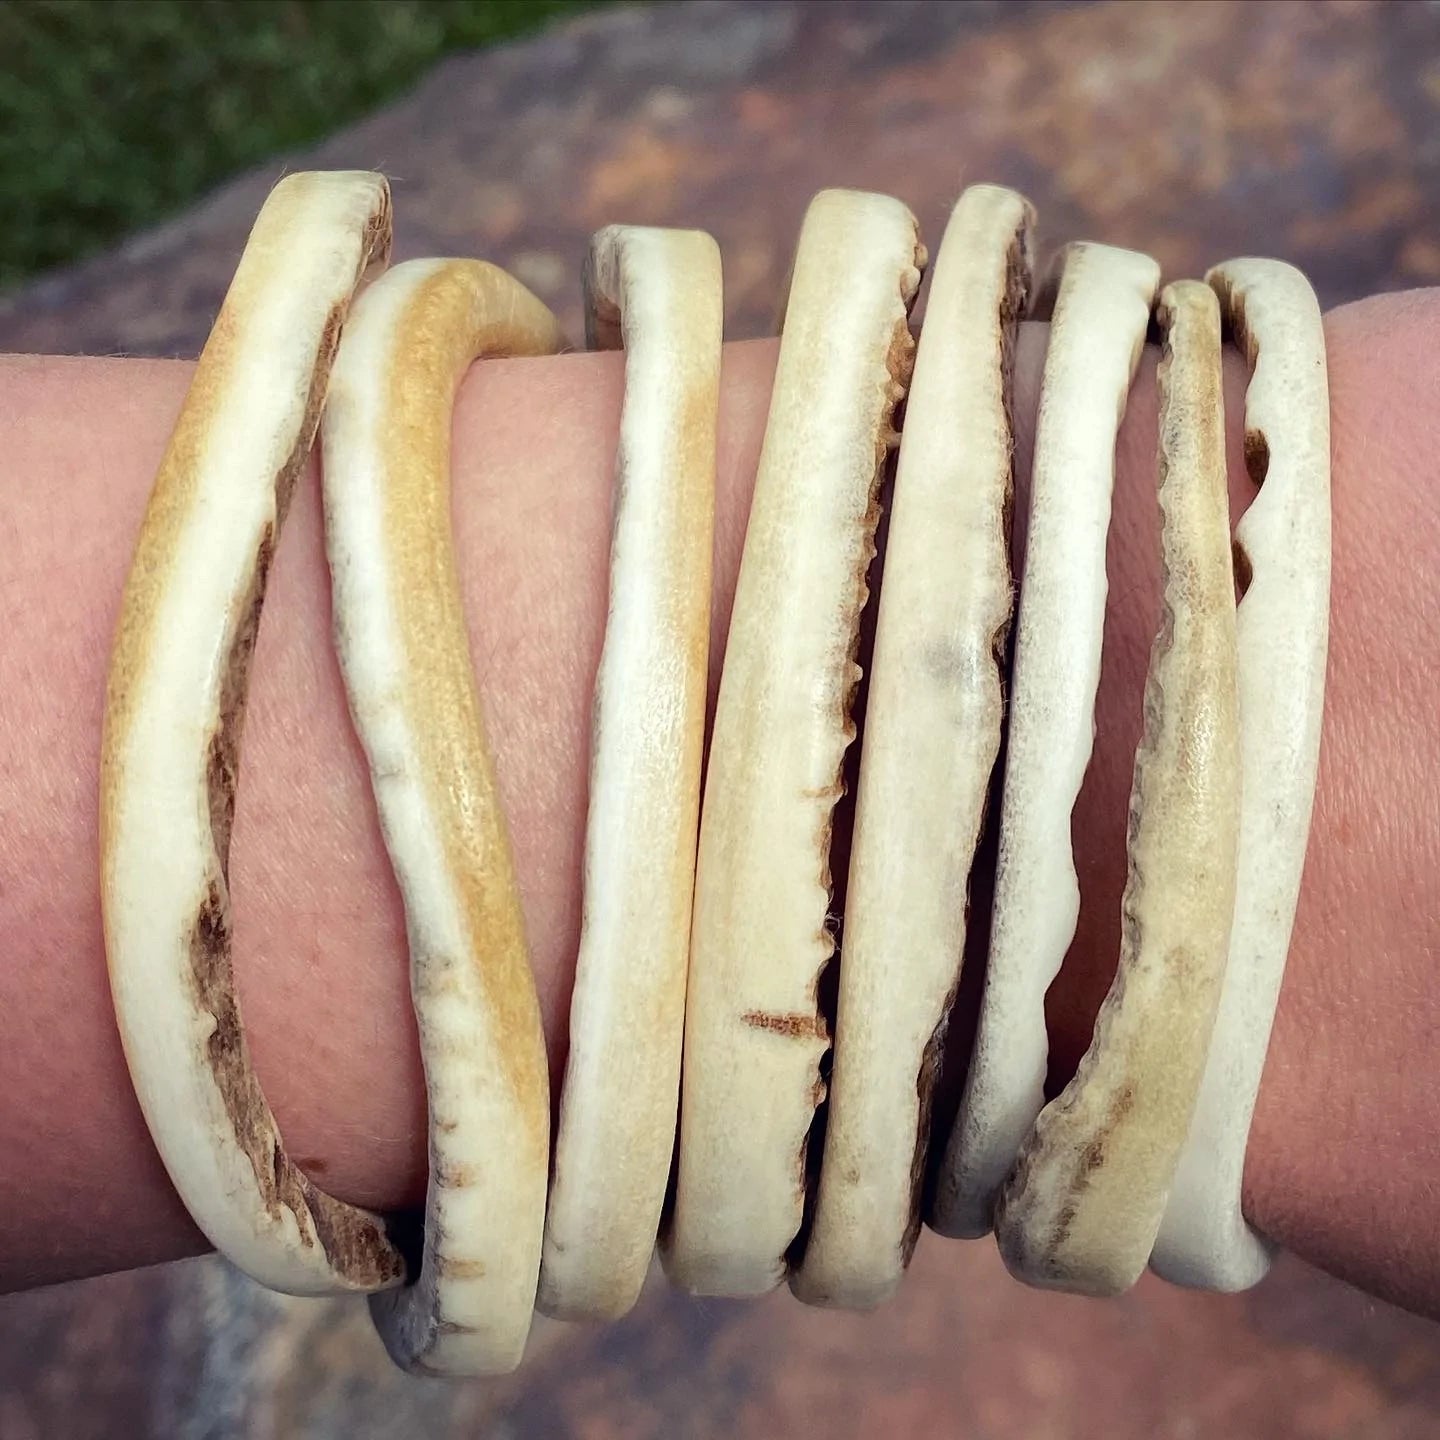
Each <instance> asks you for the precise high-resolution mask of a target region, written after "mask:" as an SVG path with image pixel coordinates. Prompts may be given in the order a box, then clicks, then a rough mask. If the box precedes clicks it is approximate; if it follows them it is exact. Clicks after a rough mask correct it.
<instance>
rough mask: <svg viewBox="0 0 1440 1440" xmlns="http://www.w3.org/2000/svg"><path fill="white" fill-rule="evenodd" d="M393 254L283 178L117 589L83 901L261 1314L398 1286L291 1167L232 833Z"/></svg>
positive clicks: (363, 181) (313, 193)
mask: <svg viewBox="0 0 1440 1440" xmlns="http://www.w3.org/2000/svg"><path fill="white" fill-rule="evenodd" d="M389 249H390V191H389V188H388V187H387V185H386V184H385V181H384V180H383V179H382V178H381V177H380V176H378V175H368V174H359V173H356V174H330V175H326V174H297V175H290V176H288V177H287V178H286V179H284V180H282V181H281V182H280V184H279V185H277V186H276V187H275V189H274V191H272V192H271V195H270V198H269V199H268V200H267V201H266V202H265V207H264V209H263V210H261V212H260V216H259V218H258V219H257V220H256V222H255V228H254V230H253V231H252V232H251V235H250V241H249V243H248V244H247V245H246V247H245V254H244V256H243V257H242V258H241V261H240V267H239V269H238V270H237V271H236V273H235V279H234V282H233V283H232V284H231V286H230V291H229V294H227V295H226V297H225V304H224V306H223V307H222V308H221V311H220V315H219V317H218V319H217V320H216V322H215V329H214V331H213V332H212V334H211V336H210V339H209V340H208V341H207V342H206V345H205V350H204V353H203V354H202V355H201V357H200V363H199V365H198V367H197V368H196V371H195V377H194V379H193V380H192V381H191V385H190V391H189V394H188V395H187V396H186V397H185V404H184V407H183V408H182V410H181V412H180V417H179V419H178V420H177V421H176V424H175V431H174V434H173V435H172V436H171V438H170V444H169V446H168V448H167V449H166V452H165V458H164V459H163V460H162V461H161V464H160V472H159V474H158V475H157V476H156V478H155V486H154V489H153V490H152V492H151V495H150V503H149V506H148V507H147V509H146V511H145V520H144V524H143V525H142V527H141V530H140V538H139V541H138V542H137V545H136V550H135V560H134V563H133V564H132V566H131V569H130V577H129V579H128V580H127V582H126V585H125V595H124V598H123V600H122V602H121V606H120V621H119V626H118V629H117V632H116V637H115V651H114V655H113V657H112V659H111V662H110V684H109V692H108V694H107V697H106V709H105V737H104V742H103V750H102V754H101V764H100V787H101V790H100V863H101V883H100V896H101V903H102V906H103V910H104V917H105V949H106V955H107V957H108V961H109V967H110V985H111V990H112V992H113V994H114V999H115V1016H116V1019H117V1020H118V1022H119V1026H120V1036H121V1039H122V1040H123V1041H124V1044H125V1057H126V1059H127V1061H128V1062H129V1065H130V1076H131V1079H132V1081H133V1082H134V1085H135V1093H136V1095H137V1096H138V1097H139V1100H140V1106H141V1108H142V1109H143V1110H144V1112H145V1119H146V1121H147V1123H148V1124H149V1126H150V1133H151V1135H152V1136H153V1137H154V1139H155V1144H156V1147H157V1148H158V1149H159V1151H160V1156H161V1158H162V1159H163V1160H164V1162H165V1168H166V1169H167V1170H168V1171H169V1172H170V1178H171V1179H172V1180H173V1181H174V1182H175V1188H176V1190H178V1191H179V1192H180V1196H181V1198H182V1199H183V1200H184V1201H185V1204H186V1206H187V1208H188V1209H189V1211H190V1214H191V1215H192V1216H193V1217H194V1219H195V1223H196V1224H197V1225H199V1227H200V1228H201V1229H202V1230H203V1231H204V1232H205V1234H206V1235H207V1236H208V1237H209V1239H210V1241H211V1243H212V1244H214V1246H215V1247H216V1249H218V1250H219V1251H221V1253H222V1254H224V1255H226V1256H228V1257H229V1259H231V1260H232V1261H234V1263H235V1264H236V1265H238V1266H239V1267H240V1268H241V1269H242V1270H245V1271H247V1272H248V1273H249V1274H251V1275H253V1276H254V1277H255V1278H256V1279H257V1280H260V1281H262V1282H263V1283H264V1284H266V1285H269V1286H271V1287H272V1288H274V1289H277V1290H287V1291H291V1292H293V1293H295V1294H300V1295H322V1294H325V1293H327V1292H330V1291H333V1290H374V1289H378V1288H380V1287H382V1286H386V1285H393V1284H396V1283H398V1282H399V1280H400V1279H401V1277H402V1275H403V1274H404V1264H403V1262H402V1260H401V1258H400V1255H399V1254H398V1252H397V1251H396V1250H395V1249H394V1248H393V1246H392V1245H391V1243H390V1241H389V1239H388V1238H387V1237H386V1232H385V1227H384V1225H383V1224H382V1222H381V1221H380V1220H378V1219H377V1218H376V1217H375V1216H373V1215H368V1214H366V1213H365V1212H364V1211H362V1210H357V1209H354V1208H353V1207H352V1206H349V1205H344V1204H341V1203H340V1202H339V1201H337V1200H334V1199H332V1198H331V1197H330V1196H328V1195H326V1194H324V1192H322V1191H320V1190H318V1189H316V1187H315V1186H314V1185H312V1184H311V1183H310V1181H309V1180H308V1179H307V1178H306V1177H305V1176H304V1175H303V1174H301V1172H300V1171H299V1170H298V1169H297V1168H296V1167H295V1165H294V1164H293V1163H292V1162H291V1160H290V1158H289V1156H288V1155H286V1153H285V1148H284V1146H283V1145H282V1144H281V1141H280V1133H279V1131H278V1130H277V1129H276V1127H275V1120H274V1117H273V1116H272V1115H271V1113H270V1107H269V1106H268V1105H267V1104H266V1102H265V1097H264V1095H263V1094H262V1093H261V1091H260V1084H259V1081H258V1080H257V1079H256V1078H255V1072H254V1070H253V1069H252V1068H251V1065H250V1052H249V1049H248V1047H247V1046H246V1043H245V1034H244V1031H243V1029H242V1028H241V1024H240V1010H239V1005H238V1002H237V1000H236V995H235V980H234V976H233V974H232V972H231V965H230V926H231V920H230V889H229V882H228V878H227V870H228V864H229V853H230V823H231V820H232V818H233V816H234V813H235V785H236V781H237V778H238V774H239V761H240V730H241V724H242V722H243V719H244V714H245V697H246V692H247V687H248V682H249V670H250V655H251V652H252V650H253V649H254V645H255V632H256V627H257V626H258V624H259V620H260V605H261V599H262V597H263V595H264V593H265V578H266V574H267V572H268V570H269V567H270V557H271V555H272V554H273V552H274V548H275V538H276V534H277V532H278V531H279V528H280V524H281V522H282V521H283V519H284V516H285V509H286V505H287V503H288V502H289V499H290V491H291V489H292V488H293V487H294V484H295V477H296V476H297V475H298V473H299V471H300V469H301V467H302V465H303V464H304V463H305V457H306V455H307V453H308V451H309V449H310V442H311V440H312V439H313V437H314V434H315V428H316V426H317V424H318V423H319V420H320V408H321V405H322V404H323V403H324V399H325V387H326V382H327V379H328V376H329V372H330V362H331V359H332V357H333V356H334V353H335V347H336V344H337V343H338V341H339V338H340V327H341V326H342V325H343V324H344V321H345V313H346V309H347V307H348V305H349V302H350V296H351V293H352V292H353V290H354V289H355V286H356V285H357V284H358V282H359V280H360V277H361V276H362V274H363V273H364V272H365V269H366V267H367V266H368V265H370V264H371V262H372V261H374V262H377V263H379V264H381V265H383V264H384V263H385V260H386V259H387V258H388V255H389Z"/></svg>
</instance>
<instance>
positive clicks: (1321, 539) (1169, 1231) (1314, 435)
mask: <svg viewBox="0 0 1440 1440" xmlns="http://www.w3.org/2000/svg"><path fill="white" fill-rule="evenodd" d="M1206 278H1207V279H1208V280H1209V282H1210V284H1211V286H1212V287H1213V288H1214V290H1215V292H1216V294H1217V295H1219V297H1220V306H1221V309H1222V311H1223V312H1224V314H1225V317H1226V319H1227V321H1228V322H1229V324H1230V326H1231V327H1232V328H1233V330H1234V333H1235V338H1236V340H1237V342H1238V343H1239V345H1240V347H1241V349H1242V350H1243V351H1244V353H1245V356H1246V359H1247V360H1248V362H1249V364H1250V365H1251V367H1252V370H1253V373H1252V375H1251V379H1250V386H1249V389H1248V390H1247V391H1246V394H1245V457H1246V461H1247V463H1248V465H1249V469H1250V474H1251V478H1252V479H1253V480H1254V481H1255V483H1256V484H1257V485H1261V487H1262V488H1261V489H1260V492H1259V494H1258V495H1257V496H1256V497H1255V501H1254V503H1253V504H1252V505H1251V506H1250V509H1249V510H1248V511H1246V513H1245V516H1244V518H1243V519H1242V520H1241V521H1240V524H1239V525H1238V526H1237V528H1236V532H1235V551H1236V558H1237V563H1239V567H1240V571H1241V575H1240V585H1241V590H1242V591H1243V595H1242V598H1241V601H1240V606H1239V611H1238V614H1237V618H1236V625H1237V636H1238V641H1237V643H1238V649H1239V685H1240V763H1241V769H1242V779H1243V783H1242V787H1241V790H1242V799H1241V808H1240V861H1239V869H1238V876H1239V878H1238V882H1237V885H1236V891H1235V928H1234V930H1233V932H1232V934H1231V939H1230V961H1229V965H1228V967H1227V969H1226V973H1225V988H1224V990H1223V991H1222V992H1221V997H1220V1009H1219V1011H1218V1013H1217V1015H1216V1018H1215V1033H1214V1037H1213V1039H1212V1041H1211V1046H1210V1059H1209V1063H1208V1064H1207V1066H1206V1069H1205V1079H1204V1083H1203V1084H1202V1085H1201V1087H1200V1099H1199V1103H1198V1105H1197V1107H1196V1110H1195V1117H1194V1119H1193V1120H1192V1121H1191V1124H1190V1135H1189V1138H1188V1140H1187V1141H1186V1144H1185V1149H1184V1151H1183V1152H1182V1153H1181V1157H1180V1166H1179V1168H1178V1169H1177V1170H1176V1172H1175V1183H1174V1185H1173V1186H1172V1188H1171V1192H1170V1202H1169V1205H1168V1207H1167V1209H1166V1211H1165V1219H1164V1222H1163V1223H1162V1224H1161V1226H1160V1235H1159V1239H1158V1240H1157V1242H1156V1246H1155V1251H1154V1254H1153V1255H1152V1256H1151V1258H1150V1263H1151V1265H1152V1267H1153V1268H1154V1269H1155V1270H1157V1271H1158V1272H1159V1273H1160V1274H1161V1275H1164V1276H1165V1277H1166V1278H1167V1279H1170V1280H1176V1281H1179V1282H1180V1283H1181V1284H1184V1285H1203V1286H1206V1287H1208V1288H1210V1289H1216V1290H1241V1289H1244V1288H1245V1287H1246V1286H1249V1285H1253V1284H1255V1283H1256V1282H1257V1281H1258V1280H1260V1279H1261V1278H1262V1277H1263V1276H1264V1274H1265V1272H1266V1270H1267V1269H1268V1268H1269V1265H1270V1255H1269V1247H1268V1246H1267V1244H1266V1243H1265V1241H1264V1240H1263V1239H1261V1237H1260V1236H1258V1235H1256V1234H1255V1232H1254V1231H1252V1230H1251V1229H1250V1228H1249V1226H1247V1225H1246V1223H1245V1218H1244V1216H1243V1215H1242V1214H1241V1210H1240V1184H1241V1180H1242V1178H1243V1172H1244V1168H1245V1146H1246V1141H1247V1139H1248V1137H1249V1133H1250V1120H1251V1117H1252V1116H1253V1114H1254V1112H1255V1097H1256V1095H1257V1093H1258V1092H1259V1088H1260V1073H1261V1070H1262V1069H1263V1067H1264V1064H1265V1051H1266V1048H1267V1046H1268V1044H1269V1039H1270V1027H1271V1024H1272V1023H1273V1021H1274V1017H1275V1003H1276V1000H1277V999H1278V998H1279V994H1280V982H1281V980H1282V978H1283V977H1284V973H1285V958H1286V954H1287V952H1288V950H1289V947H1290V931H1291V927H1292V926H1293V924H1294V920H1295V906H1296V902H1297V900H1298V899H1299V895H1300V874H1301V871H1302V869H1303V868H1304V864H1305V845H1306V841H1307V839H1308V838H1309V833H1310V811H1311V807H1312V805H1313V802H1314V795H1315V772H1316V768H1317V763H1318V760H1319V755H1320V718H1321V711H1322V708H1323V705H1324V694H1325V654H1326V647H1327V644H1328V639H1329V619H1330V400H1329V389H1328V386H1327V383H1326V373H1325V327H1324V324H1323V322H1322V321H1321V318H1320V306H1319V304H1318V303H1317V301H1316V299H1315V292H1314V291H1313V290H1312V289H1311V288H1310V284H1309V282H1308V281H1307V280H1306V279H1305V277H1304V276H1303V275H1302V274H1301V273H1300V272H1299V271H1298V270H1296V269H1294V268H1293V267H1292V266H1289V265H1285V264H1282V263H1281V262H1280V261H1278V260H1231V261H1228V262H1226V263H1225V264H1224V265H1219V266H1217V267H1216V268H1215V269H1213V270H1212V271H1211V272H1210V274H1209V275H1208V276H1207V277H1206ZM1262 482H1263V484H1262Z"/></svg>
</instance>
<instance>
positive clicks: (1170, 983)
mask: <svg viewBox="0 0 1440 1440" xmlns="http://www.w3.org/2000/svg"><path fill="white" fill-rule="evenodd" d="M1156 315H1157V318H1158V320H1159V322H1160V329H1161V334H1162V337H1163V342H1164V345H1163V351H1162V355H1161V360H1160V370H1159V389H1160V445H1159V489H1160V511H1161V521H1162V523H1161V542H1160V544H1161V568H1162V580H1161V584H1162V597H1161V612H1162V613H1161V622H1160V629H1159V633H1158V634H1157V636H1156V639H1155V644H1154V647H1153V649H1152V650H1151V655H1150V669H1149V673H1148V675H1147V676H1146V682H1145V728H1144V733H1143V736H1142V738H1141V741H1140V748H1139V750H1138V752H1137V754H1136V759H1135V778H1134V784H1133V787H1132V789H1131V792H1130V831H1129V877H1128V879H1127V882H1126V886H1125V895H1124V899H1123V902H1122V915H1121V942H1120V962H1119V968H1118V971H1117V973H1116V976H1115V981H1114V983H1113V985H1112V986H1111V988H1110V993H1109V994H1108V995H1107V996H1106V998H1105V1002H1104V1004H1103V1005H1102V1006H1101V1009H1100V1015H1099V1018H1098V1019H1097V1021H1096V1024H1095V1034H1094V1038H1093V1039H1092V1041H1091V1044H1090V1048H1089V1049H1088V1050H1087V1051H1086V1052H1085V1055H1084V1056H1083V1057H1082V1059H1081V1061H1080V1066H1079V1069H1078V1071H1077V1072H1076V1075H1075V1078H1074V1079H1073V1080H1072V1081H1071V1082H1070V1084H1069V1085H1067V1086H1066V1088H1065V1089H1064V1091H1063V1092H1062V1093H1061V1094H1060V1096H1059V1097H1058V1098H1057V1099H1055V1100H1054V1101H1052V1102H1051V1103H1050V1104H1049V1105H1047V1106H1046V1107H1045V1109H1044V1110H1043V1111H1042V1112H1041V1113H1040V1116H1039V1119H1038V1120H1037V1121H1036V1123H1035V1128H1034V1129H1033V1130H1032V1131H1031V1133H1030V1135H1029V1137H1028V1138H1027V1140H1026V1142H1025V1144H1024V1146H1023V1147H1022V1150H1021V1153H1020V1156H1019V1159H1018V1161H1017V1163H1016V1166H1015V1170H1014V1173H1013V1174H1012V1176H1011V1178H1010V1180H1009V1182H1008V1183H1007V1185H1006V1187H1005V1189H1004V1190H1003V1191H1002V1192H1001V1196H1000V1201H999V1204H998V1206H997V1208H996V1216H995V1229H996V1233H997V1236H998V1238H999V1241H1000V1251H1001V1254H1002V1255H1003V1256H1004V1258H1005V1263H1006V1264H1007V1265H1008V1266H1009V1268H1010V1269H1011V1271H1012V1272H1013V1273H1014V1274H1016V1275H1017V1276H1018V1277H1020V1278H1021V1279H1023V1280H1027V1281H1029V1282H1030V1283H1031V1284H1035V1285H1042V1286H1047V1287H1051V1288H1056V1289H1067V1290H1076V1291H1080V1292H1082V1293H1085V1294H1091V1295H1110V1294H1116V1293H1119V1292H1120V1291H1123V1290H1125V1289H1127V1288H1128V1287H1129V1286H1130V1285H1131V1284H1133V1283H1134V1281H1135V1280H1136V1279H1137V1278H1138V1276H1139V1275H1140V1274H1141V1272H1142V1271H1143V1270H1144V1268H1145V1262H1146V1260H1147V1259H1148V1258H1149V1255H1150V1250H1151V1247H1152V1246H1153V1245H1154V1242H1155V1235H1156V1232H1157V1231H1158V1229H1159V1226H1160V1219H1161V1215H1162V1214H1163V1212H1164V1208H1165V1198H1166V1194H1167V1192H1168V1190H1169V1187H1170V1182H1171V1180H1172V1178H1173V1176H1174V1173H1175V1166H1176V1164H1177V1162H1178V1160H1179V1158H1180V1148H1181V1146H1182V1145H1183V1144H1184V1141H1185V1134H1186V1131H1187V1129H1188V1128H1189V1124H1190V1116H1191V1113H1192V1112H1193V1110H1194V1108H1195V1098H1196V1095H1197V1093H1198V1091H1199V1088H1200V1079H1201V1076H1202V1074H1203V1073H1204V1069H1205V1057H1206V1052H1207V1050H1208V1048H1209V1042H1210V1031H1211V1027H1212V1025H1213V1023H1214V1019H1215V1009H1216V1005H1217V1003H1218V1001H1219V998H1220V988H1221V984H1222V982H1223V980H1224V975H1225V960H1226V954H1227V951H1228V948H1229V943H1230V926H1231V921H1232V919H1233V917H1234V910H1235V863H1236V848H1237V831H1238V828H1239V810H1240V757H1239V706H1238V702H1237V698H1236V678H1235V672H1236V659H1235V591H1234V575H1233V572H1232V569H1231V560H1230V527H1229V511H1228V497H1227V493H1226V483H1225V446H1224V416H1223V410H1222V395H1221V386H1220V310H1219V306H1218V304H1217V303H1216V300H1215V296H1214V293H1213V292H1212V291H1211V290H1210V288H1209V287H1208V286H1206V285H1203V284H1201V283H1200V282H1199V281H1193V280H1192V281H1179V282H1177V283H1175V284H1172V285H1168V286H1166V288H1165V289H1164V290H1163V291H1162V292H1161V295H1160V303H1159V305H1158V307H1157V310H1156Z"/></svg>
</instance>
